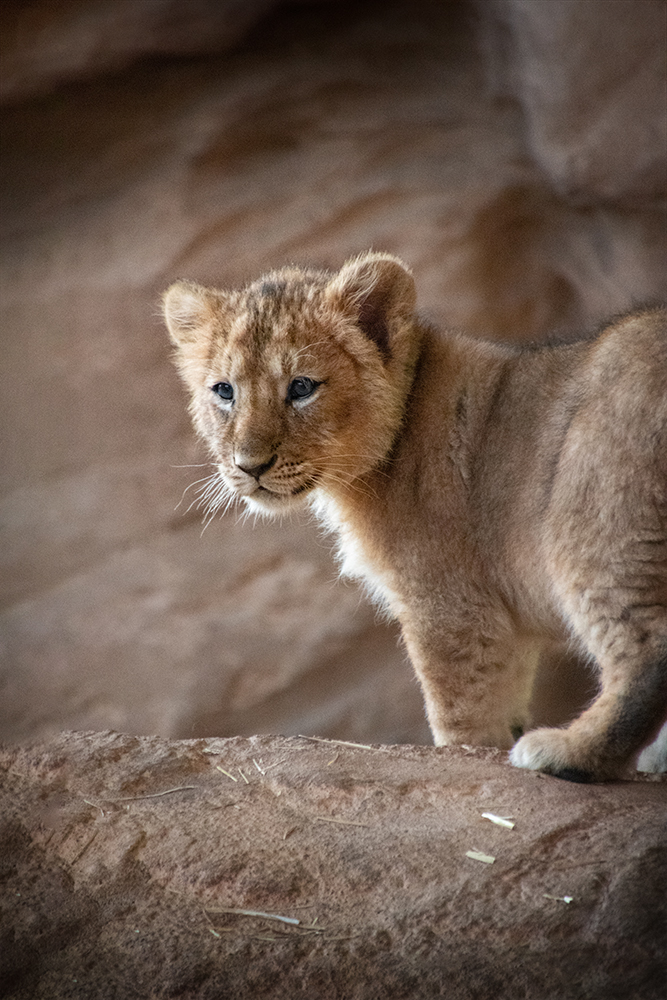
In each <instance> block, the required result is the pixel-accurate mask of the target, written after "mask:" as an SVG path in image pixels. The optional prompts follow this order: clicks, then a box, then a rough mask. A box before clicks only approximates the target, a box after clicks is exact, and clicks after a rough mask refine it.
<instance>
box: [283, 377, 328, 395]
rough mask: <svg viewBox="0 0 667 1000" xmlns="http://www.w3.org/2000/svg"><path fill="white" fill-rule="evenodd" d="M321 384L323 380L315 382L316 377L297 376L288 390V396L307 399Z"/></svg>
mask: <svg viewBox="0 0 667 1000" xmlns="http://www.w3.org/2000/svg"><path fill="white" fill-rule="evenodd" d="M321 384H322V383H321V382H315V380H314V379H312V378H306V377H305V376H301V377H300V378H295V379H293V380H292V381H291V382H290V386H289V389H288V390H287V398H288V399H306V398H307V397H308V396H312V394H313V393H314V392H315V390H316V389H317V387H318V386H319V385H321Z"/></svg>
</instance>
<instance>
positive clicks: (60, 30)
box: [0, 0, 277, 102]
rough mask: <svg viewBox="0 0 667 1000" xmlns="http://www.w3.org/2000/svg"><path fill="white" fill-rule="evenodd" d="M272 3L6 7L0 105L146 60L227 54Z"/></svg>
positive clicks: (68, 1) (137, 1) (10, 3)
mask: <svg viewBox="0 0 667 1000" xmlns="http://www.w3.org/2000/svg"><path fill="white" fill-rule="evenodd" d="M276 2H277V0H243V2H242V3H239V2H238V0H131V2H129V3H128V2H127V0H120V2H118V0H5V2H4V3H3V5H2V8H1V9H0V38H1V40H2V41H1V45H2V61H1V62H0V67H1V68H0V101H13V102H15V101H18V100H24V99H25V98H26V97H28V96H32V95H34V94H39V93H42V92H44V91H49V90H54V89H55V88H56V87H57V86H59V85H62V84H63V83H68V82H70V81H71V80H78V79H81V78H85V77H89V76H99V75H100V74H101V73H113V72H118V70H120V69H124V68H125V67H126V66H128V65H130V64H131V63H133V62H134V61H135V60H137V59H141V58H146V57H148V56H152V57H155V56H165V55H168V56H174V55H192V54H193V53H201V52H219V51H221V50H224V49H227V48H230V47H231V46H232V45H234V44H235V43H236V42H238V40H239V39H240V38H241V37H242V36H243V35H244V34H245V33H246V32H247V31H248V29H249V28H250V27H251V26H252V25H253V24H255V22H256V21H257V20H259V18H260V17H261V16H262V14H264V13H266V11H267V10H270V8H271V7H272V6H274V4H275V3H276Z"/></svg>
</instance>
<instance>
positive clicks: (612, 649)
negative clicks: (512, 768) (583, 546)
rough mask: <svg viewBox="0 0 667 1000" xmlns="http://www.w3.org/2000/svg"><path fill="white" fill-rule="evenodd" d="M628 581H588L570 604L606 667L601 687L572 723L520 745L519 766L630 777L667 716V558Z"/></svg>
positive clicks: (586, 776) (571, 775)
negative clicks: (588, 585)
mask: <svg viewBox="0 0 667 1000" xmlns="http://www.w3.org/2000/svg"><path fill="white" fill-rule="evenodd" d="M649 567H650V569H649V568H648V567H647V566H646V565H645V564H644V565H643V570H642V573H641V574H635V575H634V576H633V577H630V578H628V577H627V576H626V579H625V581H624V585H623V584H619V583H616V584H615V585H614V586H598V587H596V588H588V589H585V590H584V589H582V590H580V591H579V593H578V594H577V595H576V596H574V595H573V594H572V592H570V594H569V595H568V597H567V600H566V602H565V603H566V611H568V612H569V614H568V617H569V619H570V621H571V623H572V624H573V626H574V631H575V633H576V634H577V635H578V637H579V638H580V640H581V642H582V645H583V646H584V648H585V649H586V651H587V652H588V653H589V654H591V655H592V656H593V657H594V658H595V661H596V664H597V666H598V669H599V678H600V692H599V694H598V696H597V697H596V699H595V700H594V701H593V703H592V704H591V705H590V707H589V708H588V709H587V710H586V711H584V712H583V713H582V714H581V715H580V716H579V718H578V719H576V720H575V721H574V722H573V723H571V725H570V726H568V727H567V728H566V729H537V730H534V731H533V732H530V733H528V734H527V735H526V736H524V737H523V738H522V739H521V740H519V742H518V743H517V744H516V745H515V746H514V748H513V749H512V751H511V754H510V759H511V761H512V763H513V764H515V765H516V766H518V767H527V768H531V769H533V770H540V771H546V772H547V773H549V774H554V775H556V776H557V777H561V778H567V779H569V780H571V781H604V780H610V779H614V778H619V777H622V776H623V775H624V774H625V773H626V772H627V771H628V770H629V767H630V765H632V764H633V763H634V761H635V760H636V757H637V756H638V754H639V752H640V751H641V750H642V749H643V747H645V746H646V745H647V744H648V743H649V742H650V741H651V740H652V739H653V738H654V737H655V736H656V735H657V733H658V730H659V729H660V726H661V724H662V723H663V722H664V721H665V719H667V562H666V561H665V560H655V559H652V560H651V561H650V563H649Z"/></svg>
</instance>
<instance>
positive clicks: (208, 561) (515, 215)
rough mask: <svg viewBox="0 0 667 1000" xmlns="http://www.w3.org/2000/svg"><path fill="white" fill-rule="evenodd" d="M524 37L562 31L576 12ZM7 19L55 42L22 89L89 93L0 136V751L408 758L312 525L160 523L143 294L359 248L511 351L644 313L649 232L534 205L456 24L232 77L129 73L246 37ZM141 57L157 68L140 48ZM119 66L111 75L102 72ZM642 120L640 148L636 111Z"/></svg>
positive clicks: (141, 6) (162, 424)
mask: <svg viewBox="0 0 667 1000" xmlns="http://www.w3.org/2000/svg"><path fill="white" fill-rule="evenodd" d="M614 2H615V0H614ZM184 4H185V6H184ZM533 6H534V7H535V8H539V9H540V10H541V11H542V12H543V17H545V18H547V16H548V17H553V16H555V15H554V14H552V13H550V12H552V11H553V10H554V9H555V8H558V9H559V10H560V15H559V16H560V17H561V18H562V19H563V22H564V23H565V22H567V23H569V21H568V17H569V15H567V11H565V12H564V11H563V9H562V8H563V7H565V8H567V9H568V10H569V9H570V7H572V6H573V5H572V4H571V2H570V0H565V3H564V4H563V3H560V2H558V0H549V3H548V4H539V5H533ZM576 6H577V8H579V4H577V5H576ZM595 6H596V9H601V7H602V6H603V3H602V0H596V4H595ZM547 7H548V8H549V11H548V12H547V13H544V10H545V9H546V8H547ZM19 8H20V10H21V11H22V12H23V14H24V15H25V16H26V17H27V16H28V15H30V16H31V17H33V16H34V17H33V22H32V23H33V26H36V28H38V27H39V23H41V22H40V21H39V18H42V17H44V18H46V20H45V22H44V24H45V25H46V26H48V24H50V23H51V21H49V18H53V19H54V24H56V26H58V25H59V27H57V30H56V28H53V31H50V29H49V31H50V33H49V32H47V33H46V34H40V32H39V31H37V33H34V34H33V35H31V34H30V32H29V31H28V32H27V34H25V35H24V36H23V37H24V41H25V46H27V47H25V48H24V49H22V50H21V51H23V52H24V55H25V54H26V53H29V52H30V51H32V52H33V56H30V57H29V55H25V58H26V60H27V61H26V62H25V67H26V73H27V74H28V75H27V76H26V78H25V79H26V80H27V79H28V77H29V76H30V73H32V74H33V77H32V79H33V80H35V79H37V77H39V76H40V74H44V73H48V72H51V69H50V67H51V68H52V65H53V64H52V63H51V62H50V61H49V59H46V58H44V59H42V55H43V54H44V52H45V51H46V49H42V48H37V49H31V48H30V46H31V45H32V44H33V42H34V43H35V44H36V43H37V42H39V44H40V45H42V44H43V45H45V46H47V48H48V46H52V48H54V51H55V50H57V51H58V52H62V54H63V57H65V56H66V57H67V58H70V56H71V57H72V58H74V56H76V59H79V60H80V61H81V60H82V61H83V62H81V65H80V67H79V69H76V73H83V72H84V70H85V72H86V73H89V72H90V71H93V70H95V71H99V74H100V75H99V76H98V77H88V78H87V79H85V80H82V79H79V80H78V82H77V81H75V80H74V79H73V78H72V73H70V70H67V73H69V76H67V74H65V77H61V78H58V79H63V80H69V83H67V85H64V84H63V85H61V86H60V87H58V88H57V89H56V90H55V91H54V92H52V93H42V94H40V95H35V96H34V97H33V98H32V99H30V100H28V99H25V100H23V101H21V102H19V101H18V100H16V101H14V102H13V103H12V104H11V106H6V107H5V108H4V109H3V110H2V111H1V112H0V122H1V124H2V129H3V147H2V148H3V155H2V158H1V160H0V182H1V188H2V206H1V210H0V227H1V231H0V237H1V238H0V265H1V270H2V290H1V294H0V328H1V329H2V353H1V356H2V392H1V393H0V426H1V427H2V442H1V448H2V454H1V456H0V468H1V469H2V484H1V487H0V530H1V532H2V536H1V538H0V576H1V580H0V584H1V601H2V606H1V608H0V658H1V659H0V685H1V688H2V694H3V697H2V699H0V735H1V736H2V738H3V739H5V740H24V741H27V740H35V739H38V738H39V739H41V738H46V737H48V736H49V735H52V734H55V733H57V732H58V731H59V730H61V729H63V728H69V729H98V730H101V729H108V728H110V727H113V728H115V729H118V730H121V731H124V732H136V733H159V734H161V735H162V736H165V737H169V738H190V737H194V736H209V735H221V736H229V735H234V734H246V735H249V734H251V733H253V732H257V731H264V732H283V733H288V734H294V733H298V732H303V731H304V730H306V731H308V732H312V731H314V732H318V733H320V734H322V735H328V736H338V737H342V738H348V739H356V740H360V741H362V742H365V741H368V740H377V741H381V742H394V741H403V742H409V743H419V742H423V741H428V738H429V737H428V731H427V729H426V726H425V723H424V717H423V708H422V704H421V698H420V695H419V692H418V689H417V686H416V684H415V682H414V680H413V678H412V674H411V671H410V669H409V667H407V666H406V664H405V660H404V655H403V651H402V650H401V649H400V647H399V645H398V642H397V635H396V631H395V630H394V629H392V628H391V627H390V626H387V625H386V624H383V623H381V622H377V621H376V616H375V612H374V611H373V609H372V608H370V607H369V606H368V604H367V603H365V601H364V600H363V598H362V597H361V596H360V594H359V592H358V591H357V590H356V589H355V588H353V587H348V586H345V585H343V584H340V583H338V582H336V569H335V566H334V564H333V561H332V559H331V556H330V544H329V541H328V540H326V539H323V538H322V537H321V536H319V535H318V533H317V530H316V529H315V528H314V527H313V525H312V524H308V523H307V519H304V520H303V522H299V521H297V520H295V521H294V522H290V523H285V524H272V523H262V524H258V525H256V526H253V524H252V523H245V524H244V523H240V522H237V518H236V514H235V513H230V514H229V515H227V516H226V517H225V518H223V519H222V520H217V521H215V522H214V523H212V524H211V525H210V526H209V527H208V528H207V529H206V531H205V532H204V534H203V535H202V533H201V512H198V511H196V510H195V509H193V510H191V511H190V512H189V514H187V515H184V514H183V511H184V510H186V509H187V506H188V504H189V502H190V497H192V496H193V494H194V493H195V490H196V487H195V488H189V489H188V492H187V493H185V497H184V501H183V503H181V505H180V507H179V509H175V508H177V505H178V504H179V501H181V498H182V496H183V492H184V490H185V489H186V488H187V487H190V485H191V484H192V483H194V481H195V480H199V479H201V478H202V477H204V476H205V475H207V474H208V473H209V472H210V471H211V470H210V469H209V468H208V467H206V466H205V467H203V468H201V467H197V468H181V467H182V466H187V465H197V464H198V463H205V461H206V456H205V455H204V454H203V453H202V451H201V450H199V449H198V448H197V447H196V446H195V443H194V441H193V436H192V431H191V428H190V423H189V419H188V416H187V412H186V401H185V398H184V394H183V393H182V391H181V388H180V386H179V385H178V381H177V378H176V375H175V372H174V371H173V368H172V365H171V363H170V360H169V346H168V340H167V336H166V334H165V332H164V330H163V328H162V325H161V322H160V321H159V319H158V318H157V315H156V314H157V301H158V297H159V294H160V292H161V291H162V290H163V289H164V288H165V287H166V286H167V285H168V284H169V283H170V282H171V281H172V280H173V279H174V278H175V277H178V276H188V277H191V278H194V279H197V280H200V281H203V282H213V283H220V284H223V285H235V284H238V283H240V282H244V281H246V280H247V279H249V278H254V277H255V276H256V275H257V274H258V273H259V272H261V271H262V270H263V269H268V268H271V267H275V266H279V265H282V264H284V263H286V262H289V261H291V260H296V261H297V262H300V263H304V264H315V265H332V266H339V265H340V264H341V262H342V261H343V260H344V259H345V258H346V257H348V256H351V255H353V254H356V253H358V252H359V251H360V250H364V249H367V248H368V247H369V246H374V247H376V248H378V249H386V250H388V251H391V252H394V253H397V254H399V255H400V256H402V257H403V258H404V259H405V260H406V261H407V262H408V263H409V264H410V265H411V266H412V267H413V269H414V272H415V277H416V280H417V286H418V289H419V296H420V304H421V307H422V308H423V309H424V310H425V311H426V312H427V313H429V314H430V315H432V316H433V317H434V318H435V319H437V320H438V321H440V322H448V323H451V324H454V325H457V326H460V327H463V328H465V329H468V330H472V331H476V332H485V333H489V334H492V335H494V336H498V337H508V338H515V339H526V338H532V337H534V336H536V335H542V334H544V333H546V332H547V331H549V330H551V329H553V328H560V329H563V328H565V329H568V330H570V331H571V330H572V329H575V328H578V327H579V326H581V325H586V324H589V323H597V322H598V320H601V319H602V318H603V317H605V316H608V315H609V314H610V313H612V312H614V311H617V310H620V309H623V308H626V307H628V306H630V305H631V304H632V302H633V301H641V300H642V299H647V298H664V297H667V284H666V278H665V268H664V260H665V256H666V253H667V249H666V247H665V232H666V231H667V227H666V226H665V217H664V212H663V210H662V209H661V208H659V207H655V206H653V205H645V206H644V207H642V208H641V209H638V208H632V209H629V208H628V207H627V206H626V205H625V204H624V205H622V206H621V207H619V206H616V205H614V204H606V205H605V206H604V207H602V206H600V205H595V206H593V207H590V206H589V207H587V208H586V209H581V208H578V207H576V206H573V205H572V204H570V203H569V202H568V201H567V200H565V199H563V198H562V197H560V196H559V195H558V194H557V193H556V192H555V191H554V190H553V186H552V184H551V182H550V181H549V179H548V177H547V175H545V173H544V171H543V170H542V169H540V168H538V167H537V166H536V165H535V163H534V162H533V160H532V159H531V155H530V149H529V147H528V146H527V145H526V141H525V128H524V117H523V116H524V111H523V110H522V108H521V107H519V106H517V105H515V104H513V103H510V102H507V101H504V102H498V100H497V99H496V98H495V97H494V96H493V95H492V94H490V93H489V91H488V88H487V87H486V85H485V80H486V78H487V75H488V74H487V63H486V57H484V56H482V55H480V52H479V50H478V48H477V45H476V40H475V39H476V36H475V31H474V27H473V25H472V23H471V20H470V17H469V15H470V12H471V7H470V6H469V5H467V4H465V3H455V4H447V3H439V4H434V3H431V2H426V0H424V2H422V0H419V2H413V0H410V2H407V0H402V2H391V3H368V2H359V3H355V4H347V5H345V7H344V8H341V7H340V5H339V4H315V5H312V4H308V5H289V6H287V5H285V6H280V7H277V8H276V9H275V10H274V11H273V12H272V13H271V14H270V16H269V18H268V19H267V20H264V21H263V22H262V24H258V26H257V27H256V29H255V30H254V31H253V32H252V33H251V34H249V35H248V36H247V38H246V40H245V41H244V42H243V43H240V42H239V44H237V45H235V47H234V49H233V51H232V50H229V51H227V52H226V53H223V54H221V55H209V56H208V57H206V58H203V57H202V58H188V59H180V60H177V59H172V60H167V59H163V60H160V59H157V58H155V59H153V61H151V62H144V63H142V64H139V63H136V62H135V61H134V60H135V58H136V57H138V56H139V55H140V54H141V53H142V52H143V53H144V54H149V53H150V52H152V53H153V55H154V56H157V55H158V54H159V53H160V52H163V53H164V52H171V53H175V52H178V51H180V52H183V51H184V50H185V46H186V44H189V42H188V38H189V37H194V35H192V36H188V34H187V32H185V31H183V33H180V29H179V30H178V31H177V30H176V28H175V27H174V25H175V23H176V22H174V21H173V18H172V20H171V21H169V17H171V16H172V15H173V14H174V12H177V11H178V10H179V9H180V11H181V12H183V10H186V9H187V10H188V11H189V20H188V26H189V27H188V30H190V31H191V32H195V31H196V29H197V25H198V24H199V25H200V26H201V24H202V23H204V22H200V21H198V20H197V18H196V17H195V13H196V12H197V11H199V12H201V11H208V13H209V15H211V16H213V14H214V13H215V11H218V12H222V13H221V14H220V16H221V17H222V16H223V15H224V17H227V15H230V11H235V12H236V14H238V16H239V17H245V16H246V15H247V16H250V13H252V11H253V10H254V9H255V5H254V4H252V3H246V4H234V5H232V4H229V3H218V2H217V0H216V2H212V0H211V2H209V3H204V2H203V0H202V2H201V3H200V2H199V0H197V2H196V3H194V2H192V0H182V2H181V3H180V4H179V3H178V2H172V0H164V2H162V0H160V2H159V3H158V2H153V0H150V2H148V3H134V2H132V3H130V2H119V0H94V2H92V0H91V2H89V3H83V2H79V0H72V2H71V3H67V4H66V3H53V2H51V0H48V2H41V0H40V2H31V3H21V4H9V5H8V4H0V10H1V11H2V16H5V14H7V16H8V12H9V13H11V11H12V9H13V10H16V9H19ZM257 9H258V8H257ZM614 9H616V7H615V6H614ZM341 10H342V11H343V13H341ZM169 12H171V14H169ZM64 14H67V17H64ZM167 14H169V17H167ZM236 14H235V15H234V16H236ZM37 15H39V17H37ZM84 15H85V16H84ZM230 16H231V15H230ZM528 16H530V17H533V16H537V15H532V14H531V15H528ZM34 18H37V20H36V21H35V20H34ZM68 18H69V20H68ZM100 18H102V20H100ZM104 18H107V21H104ZM161 18H162V21H161V22H160V23H162V24H163V28H160V31H159V32H158V31H157V28H155V30H154V29H153V28H151V29H150V30H148V27H147V28H146V30H145V31H144V30H143V29H142V30H141V31H139V32H138V31H137V30H135V28H134V27H132V29H131V30H130V28H129V27H128V26H127V19H130V20H132V23H133V24H135V22H136V23H139V22H141V24H143V25H144V26H146V25H147V24H148V21H147V20H146V19H148V20H151V19H153V21H152V22H151V23H157V22H158V21H159V20H160V19H161ZM165 18H166V20H165ZM137 19H138V21H137ZM142 19H143V20H142ZM611 20H612V21H613V19H611ZM638 20H639V19H638ZM603 21H604V23H605V24H609V23H611V21H610V19H609V18H607V19H606V20H605V19H604V18H601V19H600V23H602V22H603ZM102 23H104V24H105V25H106V27H105V28H104V31H103V32H102V34H103V37H102V39H101V40H100V30H99V27H100V24H102ZM512 23H514V22H512ZM531 23H532V22H531ZM68 25H69V28H68V27H67V26H68ZM114 25H115V27H114ZM169 25H171V27H170V28H169ZM82 26H83V27H86V26H87V27H86V31H89V32H90V36H88V35H87V36H86V38H88V37H90V38H92V39H93V40H94V39H97V41H95V44H94V45H93V46H92V47H90V46H88V47H86V45H83V44H80V40H81V37H82V36H81V31H82V30H83V28H82ZM130 27H131V26H130ZM181 27H182V25H181ZM167 28H169V31H170V32H171V34H170V35H169V38H170V39H171V41H170V45H171V48H169V47H163V48H160V47H159V46H157V43H156V45H154V46H153V48H151V45H153V43H154V42H155V40H156V39H158V38H163V39H164V38H166V37H167V34H165V32H167ZM126 29H127V30H126ZM163 29H164V30H163ZM40 30H41V29H40ZM68 30H70V31H71V34H69V35H68V34H67V32H68ZM595 30H596V31H598V30H601V29H600V25H599V24H597V22H596V26H595ZM610 30H611V29H610ZM45 31H46V28H45ZM637 31H639V28H637ZM96 32H97V34H96ZM156 32H157V33H156ZM160 32H162V34H160ZM204 34H205V32H204ZM207 37H208V39H209V41H210V42H211V43H212V44H213V42H214V41H215V38H216V37H217V36H215V34H214V33H209V35H208V36H207ZM582 37H583V36H582ZM630 37H632V38H635V34H633V33H630V34H628V38H630ZM7 38H10V36H9V35H8V34H7V33H6V32H5V39H7ZM31 38H32V39H33V41H32V42H31V41H30V39H31ZM40 39H41V40H40ZM218 42H219V38H218ZM160 44H162V43H160ZM165 44H166V43H165ZM216 44H218V43H216ZM178 45H180V46H181V48H178ZM124 46H125V48H123V47H124ZM174 46H176V47H174ZM121 50H122V51H123V52H124V53H125V54H124V55H123V56H122V59H123V60H125V61H124V62H123V63H122V65H123V66H125V67H126V68H125V69H124V70H122V71H121V62H118V61H116V62H113V63H110V62H109V59H108V58H107V57H108V56H109V54H110V53H112V54H113V53H114V52H115V53H119V52H121ZM17 51H18V50H17ZM91 53H93V55H92V56H91ZM603 56H604V47H603V46H598V48H597V49H596V59H597V58H598V57H599V58H600V59H602V58H603ZM22 58H23V57H22ZM113 58H114V59H116V56H114V57H113ZM91 59H92V61H91ZM84 63H85V66H84ZM640 64H641V60H639V59H638V61H637V65H640ZM11 65H12V63H11V62H9V63H8V62H6V61H3V66H4V67H6V68H7V71H8V72H9V71H10V70H11ZM517 65H518V63H517ZM605 65H607V64H606V63H605ZM111 69H113V70H114V72H115V75H109V71H110V70H111ZM12 72H13V71H12ZM72 72H74V68H73V69H72ZM105 73H106V75H104V74H105ZM17 79H18V77H17ZM44 79H45V78H44ZM540 79H541V80H542V81H544V79H545V77H541V78H540ZM56 82H57V81H56V78H55V77H54V78H53V79H52V80H51V83H53V84H54V85H55V83H56ZM51 83H49V86H51ZM40 85H41V84H40ZM16 93H17V94H18V91H17V92H16ZM624 94H625V91H624V89H623V88H620V89H619V92H618V95H617V97H618V106H619V107H620V106H621V105H622V104H623V101H624ZM590 99H591V95H590V93H589V92H588V91H587V93H586V100H585V102H584V105H585V106H584V107H582V108H581V109H580V112H581V114H582V115H586V116H588V117H587V118H586V120H589V118H590V115H591V114H593V111H592V105H591V103H590ZM615 106H616V105H615ZM623 106H624V105H623ZM661 114H662V112H661ZM640 119H641V122H643V123H645V125H646V127H647V128H649V129H650V128H652V127H653V126H652V125H651V122H652V121H653V112H652V111H651V109H650V107H649V106H648V105H647V108H646V109H645V111H642V112H641V113H640V112H637V121H638V125H637V127H639V121H640ZM642 127H644V125H642ZM658 127H659V123H658V124H657V125H656V129H657V128H658ZM594 133H595V130H594V129H593V130H592V131H591V132H590V133H588V132H587V133H586V136H587V141H588V140H589V138H590V137H591V136H592V135H593V134H594ZM595 134H596V133H595ZM628 134H632V135H634V133H628ZM655 134H656V135H657V134H658V133H657V131H656V133H655ZM624 137H625V132H623V131H622V130H621V131H619V142H618V146H619V150H617V151H616V152H618V155H619V156H620V154H621V149H620V147H622V153H623V161H622V162H623V171H624V172H623V177H626V176H627V177H630V176H634V174H633V173H632V171H629V168H628V172H625V168H626V166H627V164H628V162H629V160H630V159H631V158H632V152H633V147H632V145H628V144H627V143H626V142H625V138H624ZM605 148H606V147H605ZM641 148H642V149H643V147H641ZM615 155H616V154H615ZM642 156H643V153H642ZM605 162H608V164H609V168H610V169H611V167H612V165H613V164H618V161H617V160H616V159H614V157H611V156H610V157H608V159H607V160H606V161H605ZM638 162H639V161H638ZM587 679H588V678H587V676H586V674H585V673H584V672H582V671H579V672H578V675H577V672H576V671H575V685H576V683H577V682H578V684H579V686H580V687H581V686H582V685H583V686H585V684H586V681H587ZM571 685H572V680H571V675H570V674H568V673H567V672H565V673H564V672H563V669H562V667H558V668H556V669H553V670H551V671H550V672H549V676H548V677H546V678H545V679H543V685H542V689H541V690H542V692H543V693H544V692H546V693H547V694H548V697H547V699H546V703H545V700H544V699H542V707H541V712H540V713H538V718H540V717H544V713H546V714H547V716H548V717H549V719H550V720H551V721H560V720H562V719H563V718H566V717H567V715H568V711H569V709H568V707H567V706H563V705H562V704H560V701H561V699H562V691H563V689H566V688H570V687H571ZM575 701H576V698H575ZM554 708H557V709H558V711H554Z"/></svg>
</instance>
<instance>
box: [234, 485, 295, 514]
mask: <svg viewBox="0 0 667 1000" xmlns="http://www.w3.org/2000/svg"><path fill="white" fill-rule="evenodd" d="M312 490H313V486H304V487H302V488H301V489H299V490H297V491H295V492H294V493H274V492H273V491H272V490H268V489H266V487H264V486H260V487H258V488H257V489H256V490H255V491H254V493H251V494H250V495H249V496H244V497H242V499H243V500H244V501H245V503H246V505H247V507H248V508H249V510H251V511H253V513H256V514H264V515H269V516H271V515H276V516H277V515H280V514H287V513H289V512H290V511H293V510H297V509H298V508H300V507H304V506H305V504H306V502H307V499H308V497H309V495H310V494H311V493H312Z"/></svg>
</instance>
